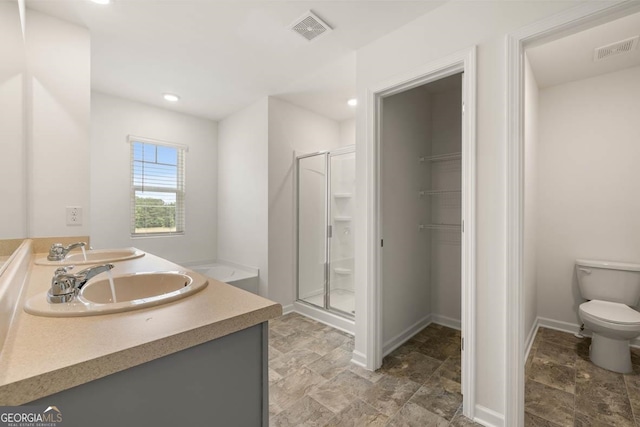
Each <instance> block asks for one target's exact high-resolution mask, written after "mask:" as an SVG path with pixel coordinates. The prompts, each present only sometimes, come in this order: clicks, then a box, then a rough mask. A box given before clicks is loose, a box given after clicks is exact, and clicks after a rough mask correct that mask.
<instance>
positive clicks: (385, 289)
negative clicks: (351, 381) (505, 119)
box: [367, 48, 475, 419]
mask: <svg viewBox="0 0 640 427" xmlns="http://www.w3.org/2000/svg"><path fill="white" fill-rule="evenodd" d="M369 93H370V96H369V98H368V99H367V105H368V107H369V108H368V114H369V117H371V118H372V121H371V129H372V130H373V133H372V135H370V136H369V138H368V142H369V143H370V144H372V146H373V148H374V150H373V156H372V158H371V162H370V163H369V167H371V168H372V169H373V170H374V174H373V175H374V176H373V181H370V182H372V184H373V188H374V192H373V206H375V209H374V211H373V215H372V219H373V224H374V228H375V229H373V230H371V229H370V230H369V232H370V236H371V241H372V242H375V243H376V244H375V245H374V247H372V248H371V249H372V251H373V254H372V256H373V259H374V260H375V261H374V262H375V267H374V268H373V269H372V270H371V273H370V274H371V277H373V279H374V280H372V286H371V291H372V292H371V294H370V297H369V299H368V302H369V307H371V312H372V314H373V319H372V322H371V323H370V325H371V326H370V327H369V328H368V331H369V334H370V335H369V337H370V338H368V341H367V351H368V352H370V353H369V354H371V355H372V356H371V358H370V359H369V356H367V359H368V360H367V365H368V367H370V368H373V369H376V368H378V367H379V366H381V365H382V363H383V358H384V357H385V356H387V357H388V358H396V359H398V358H399V359H402V358H403V357H405V358H406V356H407V355H406V354H404V350H403V349H404V348H406V347H407V346H406V345H405V346H403V348H401V349H399V350H398V351H396V352H395V353H394V350H396V349H397V348H399V347H400V346H402V345H403V344H405V343H408V344H411V345H410V346H409V347H410V348H411V349H410V353H411V354H410V355H409V356H408V359H407V362H408V363H412V362H409V359H411V361H416V360H417V361H418V365H416V366H423V367H424V366H428V365H430V363H428V362H430V361H433V360H426V359H425V360H422V359H424V357H429V358H434V359H438V360H440V361H441V362H442V358H445V360H447V363H448V364H455V365H456V366H458V368H457V369H459V371H458V372H460V371H461V374H460V377H459V381H460V382H461V384H460V390H461V392H462V399H463V414H464V415H465V416H466V417H469V418H471V419H473V418H474V407H475V395H474V384H473V381H474V378H475V359H474V357H475V334H474V330H475V327H474V326H475V250H474V248H475V48H471V49H469V50H467V51H462V52H460V53H458V54H454V55H452V56H451V57H448V58H444V59H442V60H440V61H437V62H435V63H433V64H427V65H426V66H423V67H421V68H420V69H418V70H415V71H414V72H413V73H410V74H408V75H405V76H402V77H399V78H398V79H396V80H395V81H391V82H387V83H385V84H384V85H380V86H379V87H377V88H373V89H371V90H370V92H369ZM440 332H441V333H440ZM431 345H433V347H430V346H431ZM443 348H444V349H445V350H444V351H443V350H442V349H443ZM432 350H433V351H432ZM442 351H443V352H442ZM414 353H415V354H414ZM397 362H399V361H398V360H395V359H393V360H391V363H392V364H394V366H396V365H397ZM400 362H402V361H400ZM419 369H422V368H419Z"/></svg>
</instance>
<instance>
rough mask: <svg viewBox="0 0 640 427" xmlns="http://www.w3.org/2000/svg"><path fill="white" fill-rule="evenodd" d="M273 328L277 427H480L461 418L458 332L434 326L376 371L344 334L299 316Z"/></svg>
mask: <svg viewBox="0 0 640 427" xmlns="http://www.w3.org/2000/svg"><path fill="white" fill-rule="evenodd" d="M269 326H270V327H269V385H270V392H269V413H270V425H271V426H273V427H281V426H295V427H302V426H318V427H320V426H389V427H398V426H407V427H410V426H416V427H418V426H419V427H429V426H434V427H447V426H452V427H463V426H479V424H476V423H474V422H472V421H470V420H468V419H467V418H465V417H463V416H462V414H461V406H462V395H461V394H460V333H459V331H455V330H453V329H449V328H445V327H443V326H439V325H429V326H428V327H427V328H425V329H423V330H422V331H421V332H420V333H419V334H417V335H416V336H415V337H413V338H412V339H411V340H410V341H408V342H407V343H405V344H404V345H403V346H402V347H400V348H398V349H397V350H396V351H394V352H393V353H391V354H390V355H389V356H387V357H386V358H385V359H384V362H383V366H382V367H381V368H380V369H379V370H378V371H376V372H369V371H366V370H364V369H362V368H359V367H358V366H355V365H353V364H352V363H351V362H350V359H351V351H352V350H353V338H352V337H351V336H349V335H347V334H345V333H342V332H340V331H338V330H336V329H333V328H331V327H329V326H325V325H323V324H321V323H318V322H315V321H314V320H311V319H308V318H306V317H303V316H301V315H299V314H295V313H292V314H288V315H286V316H282V317H281V318H279V319H276V320H274V321H271V322H270V324H269Z"/></svg>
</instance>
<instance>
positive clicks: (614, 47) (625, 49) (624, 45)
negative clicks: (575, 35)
mask: <svg viewBox="0 0 640 427" xmlns="http://www.w3.org/2000/svg"><path fill="white" fill-rule="evenodd" d="M639 38H640V36H635V37H632V38H630V39H626V40H621V41H619V42H615V43H612V44H609V45H606V46H602V47H599V48H597V49H595V51H594V52H593V60H594V61H596V62H597V61H602V60H603V59H606V58H609V57H611V56H616V55H621V54H623V53H629V52H631V51H632V50H634V49H636V48H637V47H638V39H639Z"/></svg>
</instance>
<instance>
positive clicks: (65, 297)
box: [47, 264, 113, 304]
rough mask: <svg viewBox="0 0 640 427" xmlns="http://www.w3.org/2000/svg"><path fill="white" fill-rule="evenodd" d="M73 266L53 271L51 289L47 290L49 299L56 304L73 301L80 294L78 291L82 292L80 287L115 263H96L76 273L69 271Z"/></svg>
mask: <svg viewBox="0 0 640 427" xmlns="http://www.w3.org/2000/svg"><path fill="white" fill-rule="evenodd" d="M72 268H73V266H72V265H70V266H68V267H60V268H58V269H57V270H56V271H55V272H54V273H53V279H51V289H49V292H47V301H49V302H50V303H54V304H57V303H61V302H69V301H73V299H74V298H75V297H76V295H78V292H80V289H82V287H83V286H84V285H85V284H86V283H87V282H88V281H89V280H90V279H91V278H93V277H94V276H96V275H97V274H100V273H103V272H105V271H109V270H111V269H112V268H113V264H103V265H96V266H94V267H89V268H85V269H84V270H82V271H78V272H77V273H76V274H73V273H69V270H71V269H72Z"/></svg>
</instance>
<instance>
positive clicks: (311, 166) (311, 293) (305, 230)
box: [297, 154, 327, 308]
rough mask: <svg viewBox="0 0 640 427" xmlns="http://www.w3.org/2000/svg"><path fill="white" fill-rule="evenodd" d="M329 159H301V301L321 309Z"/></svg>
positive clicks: (299, 252) (325, 303)
mask: <svg viewBox="0 0 640 427" xmlns="http://www.w3.org/2000/svg"><path fill="white" fill-rule="evenodd" d="M326 158H327V156H326V154H315V155H311V156H308V157H300V158H298V183H297V184H298V185H297V188H298V191H297V192H298V197H297V200H298V214H297V216H298V299H299V300H302V301H304V302H307V303H309V304H313V305H315V306H318V307H320V308H325V307H326V305H327V302H326V295H327V293H326V282H327V276H326V267H327V266H326V259H327V258H326V256H327V226H326V224H327V204H326V200H327V193H326V189H327V176H326V166H327V165H326V163H327V160H326Z"/></svg>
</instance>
